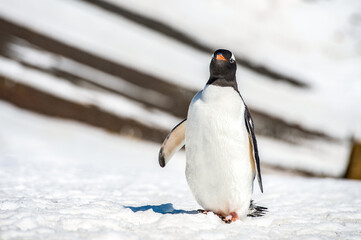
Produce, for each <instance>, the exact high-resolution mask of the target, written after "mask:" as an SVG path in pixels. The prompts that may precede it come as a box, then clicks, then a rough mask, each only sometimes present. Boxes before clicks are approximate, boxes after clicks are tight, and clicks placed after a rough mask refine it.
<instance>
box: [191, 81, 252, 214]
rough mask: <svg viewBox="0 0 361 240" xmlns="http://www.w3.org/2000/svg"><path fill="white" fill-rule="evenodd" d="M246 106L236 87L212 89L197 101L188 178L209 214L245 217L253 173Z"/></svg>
mask: <svg viewBox="0 0 361 240" xmlns="http://www.w3.org/2000/svg"><path fill="white" fill-rule="evenodd" d="M244 111H245V105H244V103H243V101H242V99H241V98H240V97H239V94H238V93H237V92H236V91H235V90H234V89H233V88H231V87H220V86H213V85H207V86H206V87H205V88H204V89H203V90H202V91H200V92H199V93H198V94H197V95H196V96H195V97H194V98H193V100H192V102H191V104H190V107H189V111H188V117H187V128H186V140H185V145H186V156H187V164H186V176H187V181H188V184H189V187H190V189H191V190H192V193H193V195H194V197H195V198H196V200H197V202H198V203H199V204H200V205H201V206H202V207H203V208H204V209H206V210H211V211H214V212H217V213H220V214H224V215H228V214H230V213H231V212H236V213H237V214H238V216H240V217H242V216H245V215H246V213H247V211H248V208H249V204H250V199H251V194H252V182H253V171H252V166H251V160H252V159H250V153H249V139H248V132H247V129H246V127H245V124H244Z"/></svg>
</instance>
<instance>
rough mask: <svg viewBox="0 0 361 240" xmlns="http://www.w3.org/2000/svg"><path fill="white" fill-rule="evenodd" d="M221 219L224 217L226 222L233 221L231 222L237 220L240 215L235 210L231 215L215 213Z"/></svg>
mask: <svg viewBox="0 0 361 240" xmlns="http://www.w3.org/2000/svg"><path fill="white" fill-rule="evenodd" d="M215 214H216V215H217V216H218V217H219V218H220V219H222V221H223V222H225V223H228V224H229V223H231V222H235V221H237V220H238V215H237V213H235V212H231V214H230V215H228V216H222V215H221V214H218V213H215Z"/></svg>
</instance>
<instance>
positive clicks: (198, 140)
mask: <svg viewBox="0 0 361 240" xmlns="http://www.w3.org/2000/svg"><path fill="white" fill-rule="evenodd" d="M236 70H237V64H236V59H235V57H234V55H233V54H232V53H231V52H230V51H228V50H225V49H219V50H217V51H215V52H214V54H213V56H212V60H211V63H210V77H209V80H208V82H207V84H206V86H205V87H204V88H203V90H201V91H200V92H198V93H197V94H196V95H195V96H194V97H193V99H192V102H191V103H190V105H189V109H188V116H187V118H186V119H185V120H183V121H182V122H180V123H179V124H178V125H177V126H176V127H175V128H173V130H172V131H171V132H170V133H169V135H168V136H167V138H166V139H165V140H164V142H163V145H162V147H161V149H160V152H159V164H160V166H161V167H164V166H165V165H166V164H167V163H168V161H169V160H170V159H171V157H172V156H173V155H174V154H175V153H176V152H177V151H178V150H179V149H180V148H182V147H183V146H184V145H185V151H186V178H187V182H188V185H189V187H190V189H191V191H192V193H193V195H194V197H195V199H196V200H197V202H198V203H199V205H201V206H202V207H203V208H204V210H203V211H204V212H208V211H211V212H213V213H215V214H217V215H218V216H219V217H221V218H222V220H224V221H225V222H227V223H229V222H233V221H236V220H237V219H238V218H242V217H244V216H247V214H250V211H253V212H255V211H258V214H259V213H260V212H262V211H264V210H265V209H266V208H262V207H257V206H254V205H253V204H252V201H251V195H252V192H253V181H254V179H255V176H257V179H258V184H259V187H260V189H261V192H263V187H262V178H261V171H260V161H259V156H258V149H257V141H256V136H255V134H254V125H253V120H252V118H251V114H250V112H249V111H248V109H247V106H246V104H245V103H244V101H243V99H242V96H241V94H240V92H239V91H238V86H237V82H236ZM259 215H262V214H259ZM251 216H254V215H252V214H251ZM256 216H258V215H257V213H256Z"/></svg>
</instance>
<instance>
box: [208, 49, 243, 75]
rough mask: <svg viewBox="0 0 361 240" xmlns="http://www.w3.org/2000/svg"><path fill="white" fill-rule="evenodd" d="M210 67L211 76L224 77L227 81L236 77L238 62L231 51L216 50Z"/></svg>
mask: <svg viewBox="0 0 361 240" xmlns="http://www.w3.org/2000/svg"><path fill="white" fill-rule="evenodd" d="M209 68H210V74H211V78H222V79H225V80H227V81H233V80H235V79H236V70H237V63H236V59H235V57H234V55H233V53H232V52H231V51H228V50H226V49H218V50H217V51H215V52H214V53H213V55H212V60H211V64H210V67H209Z"/></svg>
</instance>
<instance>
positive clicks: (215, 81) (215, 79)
mask: <svg viewBox="0 0 361 240" xmlns="http://www.w3.org/2000/svg"><path fill="white" fill-rule="evenodd" d="M206 85H214V86H220V87H232V88H233V89H234V90H235V91H236V92H239V91H238V85H237V81H236V77H235V76H233V78H227V77H221V76H212V75H211V76H210V77H209V80H208V82H207V84H206Z"/></svg>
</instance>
